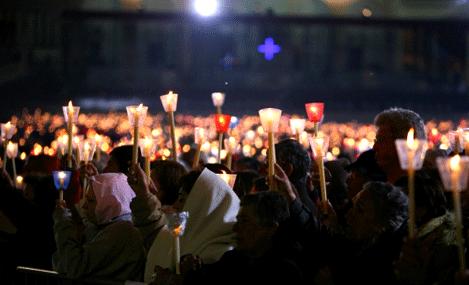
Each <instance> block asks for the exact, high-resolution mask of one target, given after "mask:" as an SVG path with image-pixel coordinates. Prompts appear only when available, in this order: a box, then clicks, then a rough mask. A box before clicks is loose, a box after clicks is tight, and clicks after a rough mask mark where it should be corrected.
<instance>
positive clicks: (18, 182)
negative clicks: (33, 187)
mask: <svg viewBox="0 0 469 285" xmlns="http://www.w3.org/2000/svg"><path fill="white" fill-rule="evenodd" d="M23 180H24V179H23V176H21V175H18V176H16V188H17V189H23Z"/></svg>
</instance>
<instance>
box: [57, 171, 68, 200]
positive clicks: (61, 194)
mask: <svg viewBox="0 0 469 285" xmlns="http://www.w3.org/2000/svg"><path fill="white" fill-rule="evenodd" d="M58 177H59V184H60V188H59V200H61V201H63V199H64V192H63V189H64V183H65V178H66V177H67V175H66V174H65V171H59V174H58Z"/></svg>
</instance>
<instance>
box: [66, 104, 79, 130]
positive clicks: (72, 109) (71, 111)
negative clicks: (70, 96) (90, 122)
mask: <svg viewBox="0 0 469 285" xmlns="http://www.w3.org/2000/svg"><path fill="white" fill-rule="evenodd" d="M62 111H63V113H64V118H65V122H66V123H68V122H69V119H70V118H69V117H70V115H71V116H72V123H74V124H75V123H76V122H77V121H78V114H79V113H80V107H79V106H73V104H72V101H69V102H68V105H67V106H62Z"/></svg>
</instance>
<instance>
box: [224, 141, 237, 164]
mask: <svg viewBox="0 0 469 285" xmlns="http://www.w3.org/2000/svg"><path fill="white" fill-rule="evenodd" d="M238 145H239V143H238V141H237V140H236V138H235V137H231V136H230V137H229V138H228V139H225V148H226V149H227V151H228V152H227V157H226V166H227V167H228V168H229V169H231V165H232V159H233V155H234V154H235V153H236V151H237V148H238Z"/></svg>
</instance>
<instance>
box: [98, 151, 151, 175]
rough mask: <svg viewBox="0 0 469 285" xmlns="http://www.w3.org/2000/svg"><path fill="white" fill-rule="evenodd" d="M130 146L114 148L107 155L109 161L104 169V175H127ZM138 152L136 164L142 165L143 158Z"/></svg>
mask: <svg viewBox="0 0 469 285" xmlns="http://www.w3.org/2000/svg"><path fill="white" fill-rule="evenodd" d="M132 149H133V146H132V145H122V146H118V147H116V148H114V149H113V150H112V151H111V153H110V154H109V160H108V162H107V165H106V167H104V169H103V172H104V173H119V172H120V173H124V174H126V175H127V174H129V167H130V165H131V164H132ZM137 150H138V162H139V163H140V165H141V164H142V160H143V157H142V155H141V153H140V149H139V148H137Z"/></svg>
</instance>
